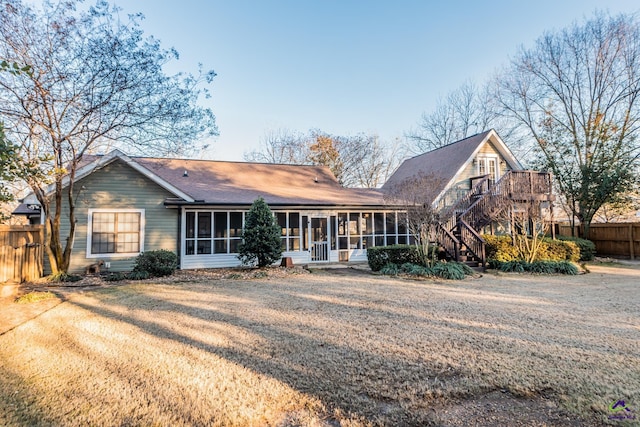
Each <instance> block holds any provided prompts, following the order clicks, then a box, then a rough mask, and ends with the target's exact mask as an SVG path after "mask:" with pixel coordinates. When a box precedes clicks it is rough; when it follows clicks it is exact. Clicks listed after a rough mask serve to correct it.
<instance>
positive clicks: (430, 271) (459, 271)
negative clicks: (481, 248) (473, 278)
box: [380, 262, 473, 280]
mask: <svg viewBox="0 0 640 427" xmlns="http://www.w3.org/2000/svg"><path fill="white" fill-rule="evenodd" d="M380 272H381V273H382V274H386V275H389V276H396V275H398V274H400V273H404V274H408V275H410V276H417V277H440V278H443V279H451V280H462V279H464V278H465V276H470V275H472V274H473V270H472V269H471V268H469V266H467V265H466V264H462V263H459V262H439V263H437V264H435V265H434V266H433V267H424V266H422V265H418V264H413V263H408V262H407V263H404V264H402V265H400V266H398V265H397V264H394V263H388V264H386V265H384V266H383V267H382V268H381V269H380Z"/></svg>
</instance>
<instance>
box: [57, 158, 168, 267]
mask: <svg viewBox="0 0 640 427" xmlns="http://www.w3.org/2000/svg"><path fill="white" fill-rule="evenodd" d="M75 193H76V195H77V202H76V218H77V226H76V233H75V240H74V244H73V251H72V255H71V266H70V269H69V271H70V272H71V273H84V270H85V268H86V266H87V265H89V264H92V263H94V262H97V261H98V260H99V259H101V260H103V261H109V262H110V263H111V268H110V271H128V270H131V268H132V266H133V261H134V259H135V257H122V256H118V255H117V254H113V255H110V256H103V257H100V258H87V256H86V254H87V222H88V212H89V209H144V210H145V229H144V250H145V251H150V250H156V249H168V250H170V251H173V252H175V253H177V252H178V227H179V225H178V209H167V208H165V206H164V204H163V203H164V200H165V199H166V198H167V197H173V195H172V194H171V193H170V192H168V191H167V190H165V189H163V188H162V187H160V186H158V185H157V184H156V183H154V182H153V181H151V180H150V179H148V178H146V177H144V176H142V175H141V174H139V173H138V172H136V171H135V170H133V169H131V168H130V167H129V166H127V165H126V164H125V163H123V162H121V161H119V160H117V161H115V162H113V163H111V164H109V165H107V166H105V167H104V168H102V169H99V170H96V171H95V172H93V173H91V174H90V175H88V176H86V177H85V178H83V179H81V180H79V181H78V182H77V183H76V185H75ZM68 224H69V222H68V209H67V207H66V206H65V209H64V211H63V218H62V223H61V226H62V230H61V235H62V240H63V242H65V241H66V238H67V236H68V235H69V226H68ZM49 271H50V270H49Z"/></svg>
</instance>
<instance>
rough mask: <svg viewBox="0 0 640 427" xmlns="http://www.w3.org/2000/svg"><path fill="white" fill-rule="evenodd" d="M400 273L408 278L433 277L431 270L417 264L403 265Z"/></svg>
mask: <svg viewBox="0 0 640 427" xmlns="http://www.w3.org/2000/svg"><path fill="white" fill-rule="evenodd" d="M400 271H402V272H403V273H406V274H408V275H410V276H418V277H427V276H433V270H432V269H430V268H429V267H423V266H421V265H417V264H411V263H405V264H402V266H401V267H400Z"/></svg>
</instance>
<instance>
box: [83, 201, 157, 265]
mask: <svg viewBox="0 0 640 427" xmlns="http://www.w3.org/2000/svg"><path fill="white" fill-rule="evenodd" d="M94 213H118V214H119V213H139V214H140V230H139V231H138V233H139V238H140V251H139V252H116V253H104V254H94V253H91V246H92V243H93V242H92V241H93V214H94ZM145 227H146V221H145V210H144V209H89V210H88V218H87V254H86V257H87V258H130V257H132V256H138V255H140V254H141V253H142V252H144V230H145Z"/></svg>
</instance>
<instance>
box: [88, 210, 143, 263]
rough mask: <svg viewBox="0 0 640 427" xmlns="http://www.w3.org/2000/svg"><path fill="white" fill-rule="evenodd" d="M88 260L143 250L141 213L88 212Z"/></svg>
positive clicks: (129, 254) (126, 254)
mask: <svg viewBox="0 0 640 427" xmlns="http://www.w3.org/2000/svg"><path fill="white" fill-rule="evenodd" d="M87 227H88V230H89V232H88V233H87V258H97V257H100V256H105V255H122V256H131V255H138V254H139V253H140V252H142V251H143V250H144V209H89V218H88V224H87Z"/></svg>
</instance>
